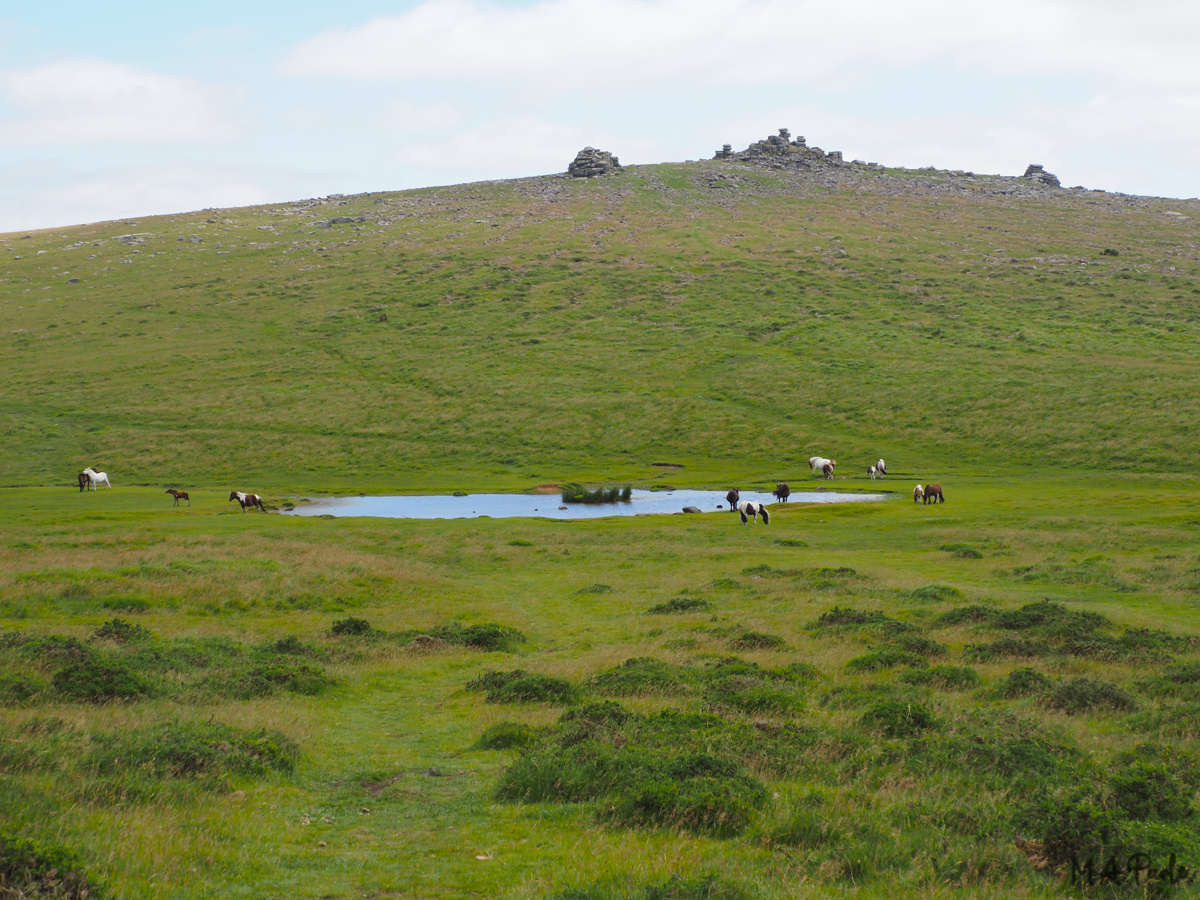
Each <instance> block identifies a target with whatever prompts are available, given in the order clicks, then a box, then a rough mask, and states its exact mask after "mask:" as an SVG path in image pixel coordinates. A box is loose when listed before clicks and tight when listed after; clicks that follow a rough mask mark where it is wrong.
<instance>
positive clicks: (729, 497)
mask: <svg viewBox="0 0 1200 900" xmlns="http://www.w3.org/2000/svg"><path fill="white" fill-rule="evenodd" d="M739 497H741V494H739V493H738V489H737V488H730V489H729V493H727V494H726V495H725V502H726V503H728V504H729V511H730V512H733V511H734V510H735V509H737V502H738V498H739Z"/></svg>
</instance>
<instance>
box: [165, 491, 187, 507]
mask: <svg viewBox="0 0 1200 900" xmlns="http://www.w3.org/2000/svg"><path fill="white" fill-rule="evenodd" d="M167 493H168V494H170V495H171V496H172V497H174V498H175V502H174V503H172V504H171V505H172V506H178V505H179V501H180V500H186V501H187V505H188V506H191V505H192V498H191V497H189V496H188V492H187V491H173V490H171V489H170V488H167Z"/></svg>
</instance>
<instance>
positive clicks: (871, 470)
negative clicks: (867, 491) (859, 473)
mask: <svg viewBox="0 0 1200 900" xmlns="http://www.w3.org/2000/svg"><path fill="white" fill-rule="evenodd" d="M867 474H868V475H870V476H871V480H872V481H874V480H875V476H876V475H879V474H880V473H879V466H871V467H870V468H868V469H867ZM880 477H881V478H882V477H883V476H882V475H880Z"/></svg>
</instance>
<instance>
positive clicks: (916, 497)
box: [913, 484, 925, 503]
mask: <svg viewBox="0 0 1200 900" xmlns="http://www.w3.org/2000/svg"><path fill="white" fill-rule="evenodd" d="M924 499H925V488H923V487H921V486H920V485H919V484H918V485H917V486H916V487H915V488H913V503H920V502H921V501H922V500H924Z"/></svg>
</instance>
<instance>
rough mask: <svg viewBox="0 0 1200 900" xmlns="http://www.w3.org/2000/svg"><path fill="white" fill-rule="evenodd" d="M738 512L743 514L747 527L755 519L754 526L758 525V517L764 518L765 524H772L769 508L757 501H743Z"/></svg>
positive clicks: (743, 520) (743, 522) (743, 521)
mask: <svg viewBox="0 0 1200 900" xmlns="http://www.w3.org/2000/svg"><path fill="white" fill-rule="evenodd" d="M737 508H738V512H740V513H741V514H742V524H743V525H745V524H746V523H747V522H749V521H750V519H751V517H753V518H754V524H755V525H757V524H758V517H759V516H762V517H763V524H764V525H769V524H771V514H770V513H769V512H767V508H766V507H765V506H763V505H762V504H761V503H759V502H758V501H756V500H743V501H742V502H741V503H739V504H738V507H737Z"/></svg>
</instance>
